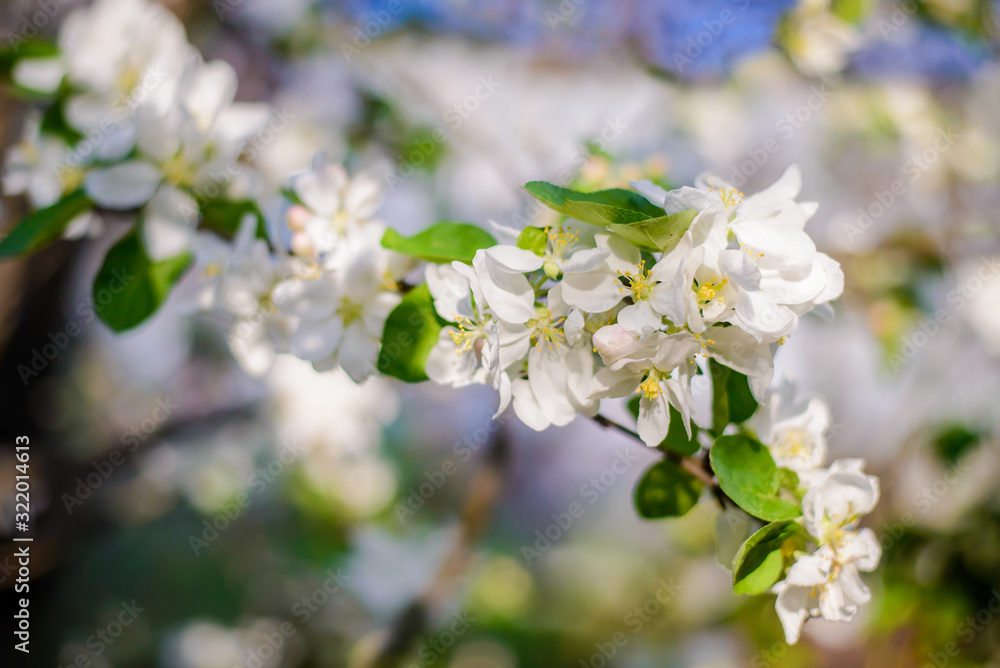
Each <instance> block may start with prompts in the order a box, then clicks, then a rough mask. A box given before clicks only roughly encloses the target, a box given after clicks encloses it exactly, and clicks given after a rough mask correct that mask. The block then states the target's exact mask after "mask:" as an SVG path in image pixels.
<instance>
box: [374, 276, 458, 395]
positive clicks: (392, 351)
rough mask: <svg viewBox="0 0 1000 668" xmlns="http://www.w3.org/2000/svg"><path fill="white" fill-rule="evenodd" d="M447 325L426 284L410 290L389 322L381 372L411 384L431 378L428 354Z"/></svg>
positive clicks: (384, 334)
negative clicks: (428, 372)
mask: <svg viewBox="0 0 1000 668" xmlns="http://www.w3.org/2000/svg"><path fill="white" fill-rule="evenodd" d="M446 324H447V322H446V321H445V320H443V319H441V317H440V316H438V314H437V311H435V310H434V299H433V297H431V293H430V290H428V289H427V286H426V285H419V286H417V287H415V288H413V289H412V290H410V291H409V292H408V293H406V295H405V296H404V297H403V301H401V302H400V303H399V304H398V305H397V306H396V308H394V309H393V310H392V313H390V314H389V317H388V318H387V319H386V321H385V330H384V331H383V333H382V349H381V350H380V351H379V355H378V370H379V372H381V373H382V374H384V375H386V376H392V377H394V378H399V379H400V380H403V381H406V382H407V383H419V382H420V381H422V380H427V373H426V372H425V371H424V368H425V367H426V365H427V356H428V355H430V353H431V349H432V348H433V347H434V346H435V345H436V344H437V342H438V334H439V333H440V332H441V328H442V327H444V326H445V325H446Z"/></svg>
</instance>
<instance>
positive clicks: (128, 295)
mask: <svg viewBox="0 0 1000 668" xmlns="http://www.w3.org/2000/svg"><path fill="white" fill-rule="evenodd" d="M139 224H140V225H141V224H142V223H141V221H140V223H139ZM193 260H194V256H193V255H191V253H182V254H181V255H178V256H176V257H172V258H168V259H166V260H160V261H158V262H157V261H154V260H153V259H151V258H150V257H149V256H148V255H147V254H146V249H145V248H143V245H142V240H141V239H140V238H139V231H138V227H137V228H136V229H133V230H132V231H131V232H129V233H128V234H126V235H125V236H124V237H123V238H122V239H121V241H119V242H118V243H117V244H115V245H114V246H112V248H111V250H110V251H108V254H107V256H106V257H105V258H104V264H103V265H102V266H101V270H100V271H99V272H97V278H95V279H94V309H95V310H96V311H97V314H98V315H99V316H100V317H101V320H103V321H104V322H105V324H107V326H108V327H110V328H111V329H113V330H114V331H116V332H123V331H125V330H127V329H132V328H133V327H135V326H136V325H139V324H140V323H142V322H143V321H144V320H146V318H148V317H149V316H151V315H153V313H155V312H156V309H158V308H159V307H160V305H161V304H162V303H163V302H164V300H165V299H166V298H167V295H169V294H170V290H171V289H173V287H174V285H175V284H176V283H177V281H178V280H180V277H181V276H182V275H183V274H184V271H185V270H186V269H187V268H188V266H189V265H190V264H191V262H192V261H193Z"/></svg>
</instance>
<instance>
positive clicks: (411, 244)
mask: <svg viewBox="0 0 1000 668" xmlns="http://www.w3.org/2000/svg"><path fill="white" fill-rule="evenodd" d="M496 243H497V240H496V239H494V238H493V236H492V235H491V234H490V233H489V232H487V231H486V230H484V229H483V228H481V227H479V226H477V225H472V224H470V223H455V222H450V221H445V222H441V223H437V224H436V225H431V226H430V227H428V228H427V229H426V230H424V231H422V232H419V233H418V234H415V235H413V236H412V237H404V236H403V235H401V234H400V233H399V232H397V231H396V230H394V229H392V228H389V229H387V230H386V231H385V235H384V236H383V237H382V246H384V247H385V248H388V249H389V250H393V251H396V252H397V253H402V254H403V255H409V256H411V257H417V258H420V259H421V260H427V261H428V262H437V263H444V262H451V261H453V260H458V261H459V262H465V263H467V264H468V263H470V262H472V258H473V257H474V256H475V254H476V251H477V250H479V249H480V248H489V247H491V246H495V245H496Z"/></svg>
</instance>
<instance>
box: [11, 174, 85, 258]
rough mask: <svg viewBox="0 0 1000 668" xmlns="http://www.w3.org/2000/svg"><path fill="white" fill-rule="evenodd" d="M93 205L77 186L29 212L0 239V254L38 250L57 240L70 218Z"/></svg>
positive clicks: (25, 252)
mask: <svg viewBox="0 0 1000 668" xmlns="http://www.w3.org/2000/svg"><path fill="white" fill-rule="evenodd" d="M93 206H94V204H93V202H91V201H90V199H88V198H87V195H86V194H84V192H83V190H77V191H76V192H73V193H70V194H69V195H66V196H65V197H63V198H62V199H61V200H59V201H58V202H56V203H55V204H53V205H52V206H50V207H47V208H45V209H39V210H38V211H34V212H32V213H31V214H29V215H28V217H27V218H25V219H24V220H23V221H21V224H20V225H18V226H17V227H15V228H14V229H13V230H11V231H10V234H8V235H7V236H5V237H4V238H3V239H0V258H4V257H14V256H15V255H26V254H28V253H35V252H37V251H40V250H41V249H43V248H45V247H46V246H48V245H50V244H52V243H54V242H55V241H57V240H59V239H60V238H61V237H62V235H63V232H64V231H65V230H66V226H67V225H69V223H70V221H72V220H73V219H74V218H76V217H77V216H79V215H80V214H81V213H84V212H85V211H89V210H90V209H92V208H93Z"/></svg>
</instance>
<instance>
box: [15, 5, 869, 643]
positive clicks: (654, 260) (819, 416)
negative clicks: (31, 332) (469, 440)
mask: <svg viewBox="0 0 1000 668" xmlns="http://www.w3.org/2000/svg"><path fill="white" fill-rule="evenodd" d="M12 75H13V78H14V80H15V82H16V84H17V85H19V86H21V87H22V88H25V89H30V90H31V91H34V92H36V93H40V94H45V95H49V96H50V100H49V101H50V108H49V111H48V112H46V113H45V114H44V115H42V116H39V117H36V118H34V119H33V120H32V121H31V122H30V123H29V124H28V126H27V130H26V133H25V137H24V141H22V144H21V145H20V146H19V147H18V148H17V149H15V150H14V151H12V152H11V153H10V156H9V159H8V162H7V170H6V174H5V176H4V190H5V192H7V193H8V194H24V195H26V197H27V198H28V199H29V201H30V203H31V204H32V206H33V207H35V208H38V209H43V210H42V211H39V212H36V213H35V214H33V216H34V218H33V219H31V220H26V221H25V222H23V223H22V224H21V225H20V226H18V227H16V228H15V229H14V230H13V231H12V232H11V233H10V234H8V235H7V236H6V237H4V238H3V239H0V257H8V256H12V255H19V254H24V253H27V252H33V251H36V250H38V249H40V248H42V247H44V246H45V245H47V244H49V243H52V242H53V241H54V240H55V239H57V238H59V237H60V236H63V237H78V236H81V235H83V234H86V233H97V232H98V231H99V226H98V225H96V224H95V223H96V222H97V220H98V219H97V216H96V215H94V214H93V210H94V209H97V210H112V211H123V212H134V213H135V214H136V215H135V219H136V221H137V222H136V227H135V230H134V231H133V232H131V233H129V234H126V235H125V236H123V237H122V238H121V239H120V240H119V241H118V243H117V244H116V245H115V246H114V247H113V248H112V249H111V250H110V251H109V252H108V255H107V258H106V259H105V265H104V267H103V268H102V269H101V270H100V271H99V272H98V275H97V277H96V278H95V282H94V289H95V291H99V290H100V289H101V286H102V285H103V283H102V281H104V280H106V278H107V276H108V275H112V274H113V273H114V270H117V268H118V267H119V266H121V264H126V265H127V266H128V267H129V268H130V272H131V273H134V274H136V275H138V278H136V279H135V280H136V281H137V285H138V286H139V287H137V288H135V289H133V290H130V292H129V294H128V298H127V299H118V300H115V301H113V302H112V303H110V304H108V305H106V306H105V307H104V308H103V309H102V311H101V313H100V315H101V318H102V319H103V320H104V321H105V322H106V323H107V324H108V325H109V326H111V327H112V328H113V329H115V330H116V331H123V330H126V329H130V328H132V327H135V326H137V325H138V324H140V323H142V322H144V321H145V320H146V319H147V318H149V317H150V316H151V315H152V314H153V313H154V312H155V311H156V309H157V308H158V307H159V306H160V305H161V303H162V302H163V301H164V300H165V299H166V297H167V295H168V294H169V292H170V290H171V289H172V288H173V287H174V285H175V284H176V283H177V282H178V281H180V280H181V277H182V276H184V275H187V276H189V277H191V278H193V279H194V282H196V283H197V287H198V288H199V290H198V294H199V304H200V306H201V307H202V308H203V309H205V310H210V311H212V312H214V313H216V314H221V315H222V316H223V317H224V318H225V319H226V321H227V324H228V327H229V330H228V336H227V339H228V342H229V345H230V348H231V350H232V352H233V355H234V357H235V358H236V359H237V360H238V362H239V363H240V364H241V366H242V367H243V368H244V369H245V370H246V371H247V372H249V373H253V374H261V373H264V372H266V371H267V370H269V369H270V368H271V367H272V365H273V363H274V360H275V357H276V355H278V354H280V353H290V354H291V355H293V356H295V357H297V358H299V359H301V360H304V361H305V362H308V363H309V364H311V366H312V368H313V370H315V371H330V370H334V369H342V370H343V372H344V373H346V376H348V377H349V378H350V379H351V381H353V382H354V383H360V382H362V381H365V380H366V379H368V378H370V377H371V376H374V375H376V374H377V373H381V374H383V375H387V376H393V377H396V378H400V379H402V380H406V381H411V382H416V381H421V380H425V379H430V380H432V381H434V382H436V383H439V384H442V385H449V386H453V387H463V386H467V385H471V384H491V385H492V386H493V387H494V388H495V389H496V390H497V392H498V393H499V397H500V402H499V404H500V405H499V408H498V414H499V413H500V412H502V411H504V410H506V409H507V408H508V407H509V406H512V407H513V409H514V411H515V413H516V414H517V415H518V416H519V418H520V419H521V420H522V421H523V422H524V423H525V424H527V425H528V426H529V427H531V428H533V429H536V430H543V429H546V428H548V427H550V426H561V425H566V424H568V423H569V422H571V421H572V420H574V419H575V418H576V417H577V416H578V415H580V414H583V415H587V416H592V417H593V416H597V414H598V411H599V409H600V405H601V402H602V400H605V399H623V398H626V397H633V398H636V399H637V400H638V401H637V402H636V403H637V407H636V414H637V435H638V437H639V438H640V439H641V440H642V441H643V442H644V443H646V444H647V445H649V446H651V447H655V448H661V449H662V450H664V451H666V452H667V453H668V456H667V457H666V458H665V459H664V460H663V461H661V462H659V463H658V464H657V465H656V466H654V467H653V468H651V469H650V470H648V471H647V475H644V476H643V479H642V480H640V482H639V486H638V487H637V492H638V493H637V500H636V503H637V506H639V509H640V513H641V514H642V516H643V517H647V518H655V517H670V516H678V515H682V514H684V513H685V512H687V511H688V510H690V508H691V507H692V506H693V505H694V504H695V503H696V502H697V500H698V498H699V495H700V494H701V492H702V490H703V489H704V486H705V485H709V486H712V488H713V491H714V492H715V494H714V496H715V498H716V499H719V500H720V501H725V504H724V505H726V506H727V509H726V511H725V512H724V513H723V516H725V515H726V513H730V511H733V512H739V513H742V514H743V516H744V517H745V518H749V519H750V520H752V521H751V522H748V526H750V525H751V524H755V526H756V527H757V528H758V529H759V530H758V531H757V532H756V533H753V535H749V534H747V535H742V536H739V539H740V542H741V547H740V548H739V554H737V556H736V557H735V559H730V560H729V561H730V563H732V564H733V566H734V587H735V588H736V590H737V591H741V592H742V593H764V592H767V591H772V590H773V591H774V592H776V593H777V594H778V600H777V608H778V614H779V617H780V618H781V621H782V623H783V624H784V627H785V631H786V636H787V638H788V640H789V642H795V641H796V640H797V639H798V636H799V633H800V630H801V627H802V624H803V623H804V621H805V620H806V619H807V618H809V617H814V616H822V617H824V618H826V619H833V620H847V619H850V618H851V617H852V616H853V614H854V613H855V611H856V610H857V607H858V605H860V604H861V603H864V602H866V601H867V600H868V598H869V592H868V590H867V589H866V588H865V586H864V584H863V583H862V582H861V580H860V578H859V576H858V572H859V571H866V570H872V569H874V568H875V566H876V565H877V563H878V560H879V557H880V553H879V549H878V544H877V542H876V541H875V539H874V535H873V534H872V532H871V531H870V530H866V529H865V530H860V531H859V530H858V529H857V525H858V521H859V519H860V517H861V516H862V515H864V514H866V513H868V512H870V511H871V510H872V509H873V507H874V505H875V503H876V502H877V500H878V495H879V488H878V480H877V479H876V478H874V477H872V476H868V475H865V474H864V473H863V472H862V463H861V462H860V460H840V461H837V462H834V463H833V464H832V465H831V466H830V467H829V468H826V469H823V468H821V466H822V465H823V462H824V460H825V457H826V441H825V437H826V436H825V432H826V429H827V428H828V426H829V414H828V411H827V410H826V407H825V406H824V405H823V404H822V403H821V402H819V401H818V400H813V401H810V402H806V403H805V404H801V403H797V402H796V401H795V400H794V397H793V396H792V395H791V393H790V390H789V389H788V388H787V387H785V386H783V387H780V388H778V389H777V390H776V391H775V392H773V393H769V392H768V390H769V386H770V385H771V380H772V376H773V370H774V364H773V355H774V352H775V350H776V349H777V346H778V345H779V344H780V343H782V342H783V341H784V339H785V337H786V336H788V335H789V334H791V333H792V332H793V331H794V330H795V328H796V326H797V324H798V319H799V317H800V316H803V315H805V314H806V313H808V312H810V311H813V310H816V311H817V312H818V313H823V312H824V311H828V310H829V307H828V302H830V301H831V300H833V299H835V298H837V297H838V296H839V295H840V293H841V292H842V291H843V285H844V278H843V273H842V272H841V269H840V266H839V265H838V264H837V262H836V261H834V260H833V259H831V258H830V257H828V256H827V255H825V254H823V253H821V252H819V251H817V249H816V246H815V244H814V243H813V241H812V239H811V238H810V236H809V235H808V234H807V233H806V231H805V225H806V223H807V222H808V220H809V219H810V217H811V216H812V215H813V213H814V212H815V211H816V208H817V207H816V205H815V204H811V203H802V202H799V201H798V200H797V198H798V195H799V190H800V187H801V179H800V175H799V171H798V169H797V168H796V167H794V166H793V167H790V168H789V169H788V170H787V171H786V172H785V174H784V175H783V176H782V177H781V178H780V179H779V180H778V181H777V182H776V183H775V184H773V185H772V186H771V187H769V188H767V189H766V190H764V191H762V192H760V193H757V194H755V195H751V196H745V195H744V194H743V193H742V192H740V191H739V190H737V189H736V188H735V187H734V186H732V185H731V184H729V183H726V182H724V181H722V180H721V179H719V178H718V177H715V176H713V175H711V174H706V175H703V176H701V177H699V178H698V179H697V181H696V182H695V185H694V186H693V187H682V188H679V189H676V190H671V191H667V190H665V189H663V188H661V187H660V186H659V185H656V184H654V183H652V182H650V181H636V182H633V183H632V186H633V188H634V189H635V191H638V192H634V191H629V190H624V189H619V188H612V189H609V190H599V191H597V192H578V191H574V190H569V189H566V188H562V187H560V186H556V185H553V184H550V183H544V182H532V183H529V184H527V185H526V186H525V189H526V190H527V191H528V192H529V193H530V194H532V195H533V196H534V197H536V198H537V199H539V200H540V201H541V202H542V203H544V204H545V205H546V206H548V207H549V208H550V209H553V210H554V211H556V212H558V213H559V214H560V215H559V216H558V217H552V216H550V217H549V218H547V219H546V220H551V221H554V222H551V223H550V224H548V225H546V226H544V227H535V226H527V227H524V228H523V229H511V228H508V227H504V226H500V225H496V224H493V225H492V229H491V231H487V230H485V229H484V228H482V227H479V226H477V225H472V224H468V223H457V222H442V223H438V224H437V225H434V226H432V227H431V228H429V229H427V230H424V231H422V232H420V233H418V234H417V235H415V236H413V237H403V236H402V235H400V234H398V233H397V232H395V231H394V230H392V229H391V228H389V227H387V226H386V225H385V224H384V223H383V222H381V221H380V220H379V219H378V218H377V217H376V214H377V211H378V209H379V206H380V203H381V201H382V185H383V183H382V181H381V180H380V178H379V177H378V176H376V175H375V174H374V173H372V172H362V173H359V174H355V175H354V176H353V177H350V176H348V174H347V171H346V170H345V169H344V167H342V166H340V165H335V164H329V163H327V161H326V159H325V157H324V156H322V155H320V156H319V157H317V159H316V160H315V162H314V164H313V167H312V169H310V170H309V171H306V172H304V173H301V174H299V175H297V176H294V177H292V178H291V179H290V185H289V187H288V188H287V189H284V190H282V191H281V193H280V195H279V193H278V192H267V189H266V188H263V187H262V181H263V180H264V179H263V178H262V176H261V173H260V172H258V170H257V168H256V167H255V166H254V164H253V160H252V158H251V157H250V155H249V153H250V152H251V151H250V150H249V149H252V148H253V147H252V146H251V143H252V141H253V138H254V137H255V136H256V133H258V132H260V131H262V130H263V129H264V127H265V125H266V124H267V123H268V120H269V118H270V116H271V110H270V108H269V107H267V106H266V105H257V104H245V103H237V102H235V97H236V89H237V77H236V73H235V71H234V70H233V68H232V67H231V66H229V65H228V64H226V63H224V62H221V61H215V62H207V63H206V62H204V61H203V60H202V58H201V56H200V54H198V52H197V51H195V50H194V49H193V47H191V46H190V45H189V44H188V43H187V40H186V36H185V35H184V31H183V28H182V26H181V24H180V22H179V21H178V20H177V19H176V17H174V16H173V15H172V14H170V13H169V12H168V11H166V10H165V9H163V7H162V6H160V5H159V4H156V3H153V2H150V1H149V0H97V2H95V3H94V4H92V5H91V6H89V7H88V8H85V9H79V10H75V11H74V12H73V13H71V14H70V15H69V16H68V17H67V19H66V21H65V24H64V26H63V29H62V31H61V32H60V36H59V49H58V52H54V53H52V54H51V55H50V56H48V57H31V58H23V59H21V60H20V61H18V62H17V63H16V65H15V66H14V69H13V73H12ZM252 152H253V154H254V155H255V154H256V151H255V150H253V151H252ZM271 190H273V191H276V190H277V188H272V189H271ZM262 203H268V204H271V203H274V206H264V205H263V204H262ZM494 235H496V236H494ZM497 238H499V239H500V243H498V241H497ZM192 260H194V262H192ZM421 262H423V263H424V264H423V266H422V267H420V272H418V271H417V270H418V267H419V266H420V263H421ZM192 263H193V264H194V265H195V268H194V270H193V271H191V272H188V271H187V270H188V268H189V266H190V265H191V264H192ZM418 275H419V276H422V278H423V281H422V282H420V281H419V280H417V281H416V282H414V281H413V280H412V279H414V278H416V277H417V276H418ZM404 279H408V280H404ZM285 361H286V362H292V360H287V359H286V360H285ZM282 366H285V367H288V368H294V374H296V375H294V376H293V380H292V382H293V383H295V384H298V385H302V386H305V385H306V384H305V383H303V382H301V381H299V380H297V378H298V375H297V374H299V373H301V371H302V367H303V366H304V365H302V364H300V363H293V364H292V365H291V366H290V365H288V364H282V365H279V367H278V369H277V370H276V375H277V376H280V375H281V371H282ZM305 368H306V371H308V366H306V367H305ZM703 374H704V375H709V376H711V378H712V392H713V398H712V399H713V401H712V416H711V420H710V425H706V424H701V423H704V422H705V420H701V421H700V422H701V423H699V422H698V421H696V420H695V419H694V415H693V413H694V411H693V406H694V404H695V398H694V392H693V389H692V381H693V380H694V379H695V377H697V376H699V375H703ZM327 378H330V379H338V380H336V382H337V383H340V382H341V381H343V382H344V383H348V384H350V383H349V382H348V381H346V380H345V379H344V377H343V376H342V375H340V373H339V372H338V373H336V374H334V375H331V376H328V377H327ZM344 387H345V386H343V385H338V386H337V387H336V388H335V389H336V390H337V391H343V389H344ZM370 388H371V386H369V389H370ZM299 389H301V388H299ZM328 399H329V398H328V397H327V398H325V399H324V401H326V400H328ZM758 402H760V403H762V404H763V409H762V410H759V411H758V410H757V408H758ZM360 405H361V404H359V406H360ZM755 411H756V414H755ZM371 419H372V420H376V417H374V416H372V417H371ZM601 419H602V420H604V421H605V423H606V422H607V421H606V419H604V418H603V417H602V418H601ZM323 424H325V423H323ZM623 429H625V430H626V431H628V429H627V428H624V427H623ZM754 432H755V433H756V434H757V436H758V437H759V440H757V439H754V438H751V436H750V434H752V433H754ZM681 435H683V436H681ZM706 435H710V436H711V437H712V438H713V439H714V441H713V442H712V443H711V444H709V443H708V439H707V438H705V436H706ZM310 436H312V435H310ZM320 440H322V439H320ZM706 446H708V447H707V451H703V450H702V448H705V447H706ZM764 446H767V447H764ZM699 453H701V454H700V456H697V457H696V455H699ZM340 459H342V458H340V457H333V456H330V457H327V458H326V460H328V461H327V464H325V465H330V463H331V462H332V463H336V462H338V461H340ZM318 461H319V460H317V462H318ZM678 462H680V463H678ZM368 463H369V464H372V465H371V466H368V467H367V468H364V469H362V468H358V469H357V471H367V475H368V478H366V479H365V480H367V482H364V485H365V486H367V487H368V488H369V489H368V493H369V496H368V498H369V499H370V503H362V504H359V505H360V506H364V507H365V508H375V507H376V506H379V505H380V503H381V501H384V499H383V498H382V495H381V494H382V493H379V494H375V493H373V491H372V490H376V489H377V487H376V486H375V483H377V482H379V481H380V480H381V489H387V488H388V487H389V485H388V484H387V483H386V481H387V480H388V478H389V477H390V474H389V473H388V472H387V471H386V470H383V468H382V467H380V466H378V465H377V464H375V463H374V459H372V461H370V462H368ZM681 464H683V466H682V465H681ZM317 466H319V464H317ZM316 470H317V471H320V473H322V471H321V469H316ZM314 473H315V472H314ZM316 475H319V473H316ZM347 475H350V474H347ZM359 476H361V474H360V473H359V474H358V475H354V482H355V483H358V481H361V480H362V479H363V476H361V477H359ZM338 480H340V481H341V482H342V480H343V478H342V476H341V477H340V478H338ZM369 483H370V484H369ZM358 484H361V483H358ZM646 492H649V494H647V493H646ZM737 508H739V509H741V510H739V511H736V509H737ZM765 522H766V523H765ZM723 538H724V537H723V536H721V535H720V544H721V543H722V542H723ZM808 545H815V549H813V550H812V551H811V552H808V551H806V550H805V548H806V546H808ZM762 550H769V552H767V553H766V554H758V556H761V557H768V558H770V555H771V554H772V553H774V552H778V553H779V556H780V563H781V564H782V568H781V569H780V570H781V572H780V573H775V572H772V571H768V573H766V574H764V575H761V574H756V573H751V574H749V575H748V574H747V573H745V572H744V571H745V570H746V569H745V568H744V567H743V566H741V564H743V563H744V562H745V561H746V555H747V554H748V553H749V552H751V551H756V552H757V553H760V552H761V551H762ZM734 552H735V550H734ZM740 555H742V557H741V556H740ZM741 559H742V561H741ZM751 561H754V560H751ZM760 563H763V559H761V560H760ZM768 563H773V561H768ZM779 579H780V581H778V580H779ZM737 580H739V583H737Z"/></svg>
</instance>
